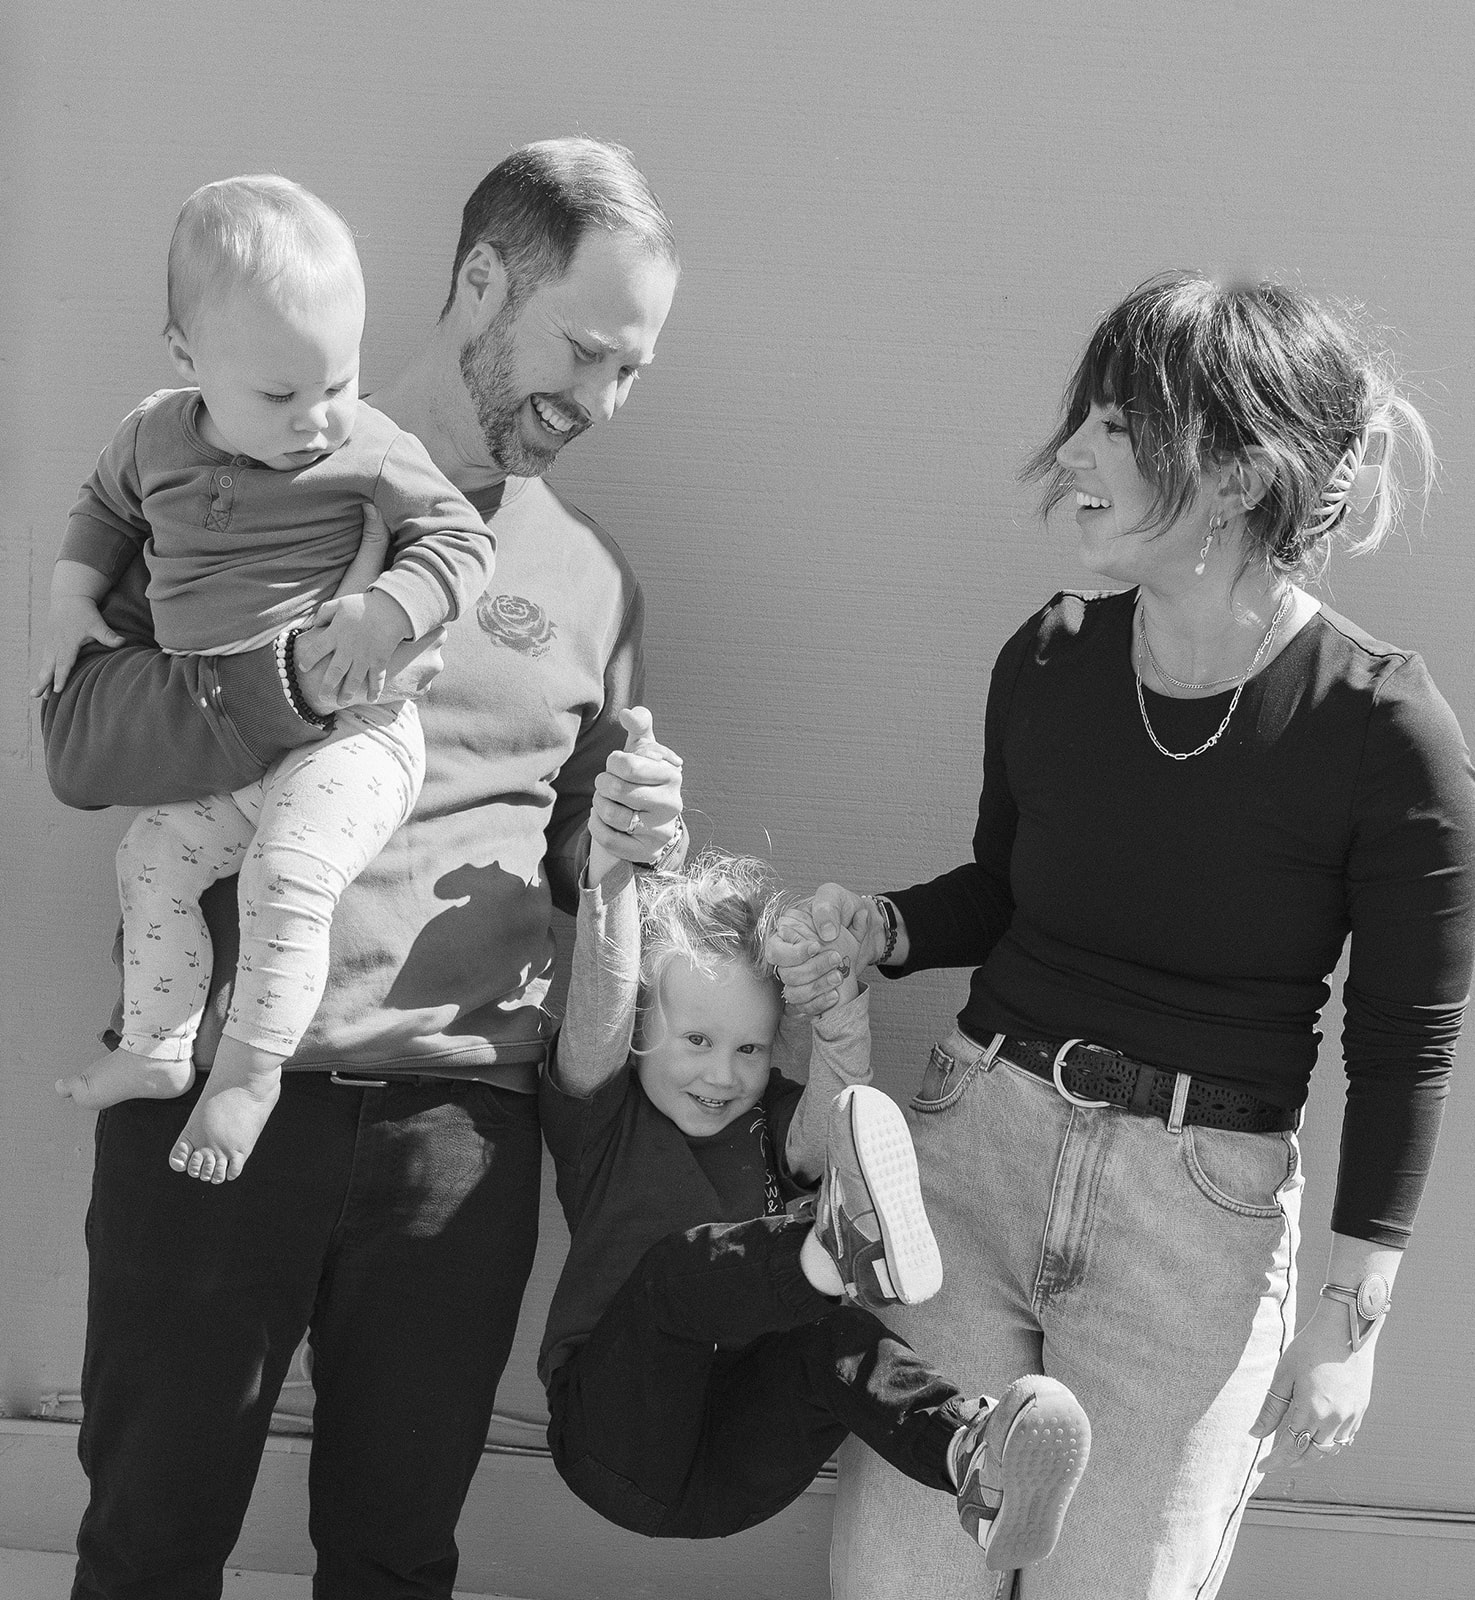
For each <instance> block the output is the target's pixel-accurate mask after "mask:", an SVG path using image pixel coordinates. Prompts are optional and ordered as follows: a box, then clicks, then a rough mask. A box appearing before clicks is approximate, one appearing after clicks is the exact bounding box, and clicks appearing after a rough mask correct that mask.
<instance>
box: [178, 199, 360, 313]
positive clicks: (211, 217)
mask: <svg viewBox="0 0 1475 1600" xmlns="http://www.w3.org/2000/svg"><path fill="white" fill-rule="evenodd" d="M346 286H352V287H353V288H355V289H356V290H357V291H358V292H359V293H360V294H362V293H363V271H362V269H361V268H360V266H359V258H358V250H357V248H356V246H355V245H354V242H353V231H352V229H351V228H350V227H349V226H348V224H347V223H346V222H345V221H344V220H343V218H342V217H340V216H339V215H338V213H337V212H336V211H335V210H334V209H333V208H332V206H330V205H328V204H327V202H326V201H323V200H319V199H318V197H317V196H316V195H315V194H313V193H312V192H311V191H310V190H307V189H304V188H303V187H302V185H301V184H300V183H293V182H292V180H291V179H290V178H281V177H278V176H277V175H276V174H275V173H255V174H251V175H249V176H246V177H241V178H222V179H221V180H220V181H219V182H217V183H207V184H205V185H204V186H203V187H202V188H199V189H196V190H195V192H194V193H193V194H192V195H191V196H190V197H189V199H188V200H186V201H185V203H184V205H183V206H181V207H180V211H179V219H178V221H177V222H176V223H175V224H174V237H173V238H172V239H171V240H170V241H169V321H168V323H167V324H166V327H165V331H166V332H167V331H168V330H169V329H171V328H177V329H178V330H179V332H180V333H183V334H185V335H188V334H189V332H190V323H191V321H192V319H193V318H194V317H195V315H196V314H197V313H198V311H199V310H200V307H201V306H202V305H207V304H209V303H210V302H212V301H214V300H218V299H223V298H225V296H226V295H228V294H229V293H230V292H231V291H232V290H235V289H240V288H252V289H257V290H260V291H263V292H265V293H267V294H269V295H272V296H273V297H276V298H278V299H282V300H285V299H287V298H289V297H291V298H296V297H299V296H301V297H306V298H309V299H311V298H315V297H318V296H325V295H327V294H330V293H333V292H334V291H337V290H341V289H342V288H343V287H346Z"/></svg>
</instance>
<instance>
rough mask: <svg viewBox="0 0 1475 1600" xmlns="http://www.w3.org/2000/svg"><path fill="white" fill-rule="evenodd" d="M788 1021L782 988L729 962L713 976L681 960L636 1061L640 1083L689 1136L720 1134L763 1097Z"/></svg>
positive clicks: (671, 971)
mask: <svg viewBox="0 0 1475 1600" xmlns="http://www.w3.org/2000/svg"><path fill="white" fill-rule="evenodd" d="M782 1016H783V1004H782V1002H781V1001H780V999H779V995H778V989H777V987H776V986H775V985H774V984H773V983H771V982H766V981H765V980H763V979H761V978H758V977H756V976H755V975H754V974H753V973H752V972H750V971H749V970H748V969H747V968H746V967H745V966H740V965H738V964H737V963H736V962H732V961H724V962H722V963H720V964H719V966H718V967H717V969H716V971H715V972H714V973H713V974H712V975H711V976H710V977H709V976H708V975H707V974H706V973H703V972H698V971H697V970H696V969H695V968H694V967H692V966H690V965H689V964H688V963H687V962H686V961H685V960H683V959H681V958H680V957H678V958H677V959H676V960H674V961H672V963H671V964H670V966H668V967H667V968H666V970H665V972H664V973H662V975H661V1003H660V1005H659V1006H658V1007H652V1008H651V1011H650V1013H649V1017H648V1024H647V1025H648V1028H649V1033H650V1036H649V1037H647V1038H645V1039H643V1040H642V1041H641V1048H642V1050H643V1052H644V1053H643V1054H641V1055H639V1056H637V1057H636V1060H637V1062H638V1063H639V1065H638V1066H637V1068H636V1072H637V1074H638V1075H639V1078H640V1086H641V1087H642V1088H643V1089H644V1090H645V1092H646V1095H647V1097H648V1098H649V1100H650V1102H651V1104H652V1105H653V1106H654V1107H655V1108H656V1110H657V1111H661V1112H664V1113H665V1115H666V1116H668V1117H669V1118H670V1119H671V1121H672V1122H674V1123H675V1124H676V1126H677V1127H678V1128H680V1129H681V1131H682V1132H683V1133H685V1134H689V1135H695V1136H698V1137H700V1136H701V1135H703V1134H712V1133H720V1132H721V1130H722V1129H723V1128H725V1127H726V1126H727V1125H728V1123H730V1122H736V1121H737V1119H738V1118H739V1117H741V1116H743V1115H745V1114H746V1113H747V1112H749V1111H751V1110H752V1109H753V1107H754V1106H756V1105H757V1104H758V1102H759V1100H761V1099H762V1098H763V1091H764V1090H765V1089H766V1088H767V1087H768V1069H769V1065H770V1063H771V1060H772V1056H773V1040H774V1035H775V1034H776V1033H777V1032H778V1025H779V1021H780V1019H781V1018H782Z"/></svg>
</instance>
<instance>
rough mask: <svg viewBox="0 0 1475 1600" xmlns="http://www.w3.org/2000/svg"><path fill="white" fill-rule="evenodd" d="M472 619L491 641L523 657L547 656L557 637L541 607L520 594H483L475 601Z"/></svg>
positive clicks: (550, 621)
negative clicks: (473, 617)
mask: <svg viewBox="0 0 1475 1600" xmlns="http://www.w3.org/2000/svg"><path fill="white" fill-rule="evenodd" d="M476 620H477V621H478V622H479V623H480V624H481V627H482V631H483V632H484V633H486V634H488V635H490V637H491V638H492V640H493V642H494V643H496V644H501V645H506V646H507V648H508V649H509V650H516V651H517V653H518V654H519V655H524V656H542V655H547V653H548V651H549V649H550V648H551V647H552V645H553V641H554V639H555V638H556V637H557V636H558V629H557V628H556V627H555V626H554V623H553V620H552V619H551V618H550V617H549V615H548V613H547V612H546V611H544V609H543V608H542V606H540V605H539V604H538V603H537V602H536V601H534V600H527V599H524V598H523V596H522V595H520V594H499V595H483V596H482V597H481V599H480V600H479V601H478V602H477V606H476Z"/></svg>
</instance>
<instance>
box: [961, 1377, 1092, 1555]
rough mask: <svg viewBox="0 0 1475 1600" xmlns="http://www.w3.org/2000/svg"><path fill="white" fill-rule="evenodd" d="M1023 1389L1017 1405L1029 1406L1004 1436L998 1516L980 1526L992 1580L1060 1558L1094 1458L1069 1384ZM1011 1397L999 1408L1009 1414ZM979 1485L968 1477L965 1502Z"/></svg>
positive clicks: (1034, 1381) (1033, 1382)
mask: <svg viewBox="0 0 1475 1600" xmlns="http://www.w3.org/2000/svg"><path fill="white" fill-rule="evenodd" d="M1019 1382H1020V1383H1022V1384H1024V1385H1026V1386H1027V1388H1026V1391H1025V1393H1024V1394H1022V1395H1020V1396H1019V1397H1018V1398H1019V1399H1020V1400H1021V1401H1022V1402H1023V1403H1022V1404H1021V1405H1020V1408H1019V1411H1018V1413H1017V1415H1016V1416H1015V1417H1014V1420H1013V1421H1012V1422H1011V1423H1010V1424H1009V1431H1008V1433H1006V1434H1005V1435H1004V1448H1003V1452H1002V1455H1003V1494H1002V1499H1001V1503H1000V1505H999V1514H998V1516H997V1517H995V1518H994V1519H993V1521H992V1523H989V1522H982V1523H980V1524H979V1531H980V1532H981V1533H983V1534H985V1535H986V1540H987V1542H986V1543H985V1540H984V1539H980V1540H979V1543H980V1544H983V1545H984V1551H985V1554H984V1561H983V1564H984V1566H986V1567H988V1568H989V1569H990V1570H992V1571H994V1572H1009V1571H1011V1570H1012V1569H1014V1568H1015V1567H1027V1566H1031V1565H1033V1563H1035V1562H1037V1561H1043V1560H1044V1559H1045V1558H1046V1557H1047V1556H1048V1555H1049V1554H1050V1552H1051V1551H1052V1550H1054V1548H1055V1542H1056V1540H1057V1539H1059V1537H1060V1528H1061V1524H1062V1523H1063V1522H1064V1521H1065V1513H1066V1509H1067V1507H1068V1506H1069V1505H1070V1499H1071V1496H1072V1495H1073V1494H1074V1493H1075V1490H1076V1485H1077V1484H1078V1483H1079V1482H1080V1481H1081V1474H1082V1473H1083V1472H1084V1471H1085V1470H1086V1460H1087V1458H1088V1457H1089V1455H1090V1453H1091V1424H1090V1422H1089V1421H1088V1420H1087V1418H1086V1413H1085V1412H1084V1411H1083V1410H1082V1409H1081V1403H1080V1401H1079V1400H1077V1399H1076V1397H1075V1396H1074V1395H1073V1394H1072V1393H1071V1392H1070V1390H1069V1389H1067V1388H1066V1387H1065V1385H1064V1384H1063V1383H1058V1382H1056V1380H1055V1379H1053V1378H1040V1377H1036V1378H1025V1379H1021V1380H1019ZM1013 1387H1016V1388H1017V1387H1018V1384H1016V1385H1014V1386H1013ZM1012 1393H1013V1388H1011V1389H1010V1390H1009V1391H1007V1392H1006V1393H1005V1395H1004V1398H1003V1400H1002V1401H1001V1402H1000V1404H1002V1405H1005V1406H1007V1405H1008V1404H1009V1403H1010V1397H1011V1395H1012ZM973 1478H974V1474H973V1473H972V1472H969V1473H968V1475H967V1478H966V1479H965V1488H964V1492H965V1495H966V1489H967V1486H968V1484H970V1483H971V1482H972V1481H973ZM960 1498H961V1497H960ZM990 1529H992V1531H991V1532H990V1531H989V1530H990Z"/></svg>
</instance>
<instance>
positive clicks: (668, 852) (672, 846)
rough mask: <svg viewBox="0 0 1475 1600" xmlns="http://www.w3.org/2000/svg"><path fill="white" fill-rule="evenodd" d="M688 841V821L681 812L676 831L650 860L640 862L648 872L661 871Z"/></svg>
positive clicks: (678, 815) (677, 819) (677, 818)
mask: <svg viewBox="0 0 1475 1600" xmlns="http://www.w3.org/2000/svg"><path fill="white" fill-rule="evenodd" d="M685 842H686V823H685V822H684V821H683V820H682V818H681V816H680V814H679V813H678V814H677V817H676V832H675V833H673V834H672V835H671V837H670V838H669V839H668V840H667V841H666V842H665V844H663V845H662V846H661V848H660V849H659V850H657V851H656V853H655V855H654V856H652V857H651V859H650V860H649V861H646V862H642V863H639V865H640V866H641V867H642V869H643V870H644V871H646V872H661V871H663V870H664V869H665V868H666V867H668V866H670V865H671V863H672V862H673V861H674V860H675V858H676V853H677V852H678V851H679V850H680V849H681V847H682V845H683V844H685Z"/></svg>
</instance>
